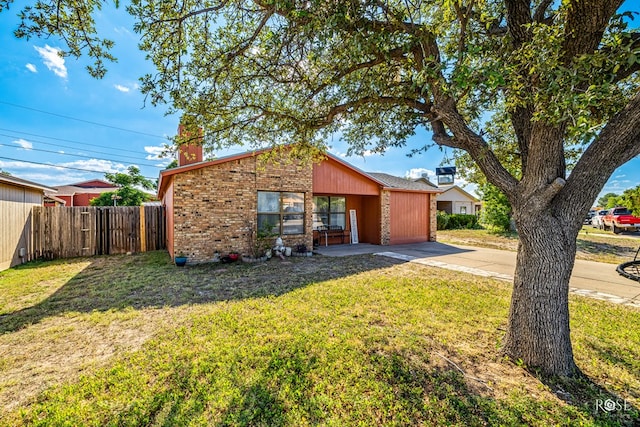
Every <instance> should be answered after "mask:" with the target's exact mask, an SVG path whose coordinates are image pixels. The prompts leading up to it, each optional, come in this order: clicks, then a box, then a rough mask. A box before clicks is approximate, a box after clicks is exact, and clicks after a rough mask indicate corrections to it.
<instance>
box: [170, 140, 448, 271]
mask: <svg viewBox="0 0 640 427" xmlns="http://www.w3.org/2000/svg"><path fill="white" fill-rule="evenodd" d="M193 147H194V146H192V147H190V148H189V149H188V150H190V151H189V152H188V153H187V154H189V155H183V154H182V151H181V153H180V156H179V157H180V159H179V166H178V167H177V168H174V169H168V170H165V171H162V172H161V173H160V179H159V182H158V198H159V199H160V200H162V203H163V205H164V206H165V207H166V216H167V248H168V250H169V252H170V254H171V255H172V256H175V255H176V254H178V253H184V254H186V255H188V256H189V262H193V261H195V262H203V261H208V260H211V259H212V258H213V257H214V253H215V252H220V253H223V254H224V253H228V252H231V251H238V252H242V253H247V252H248V251H249V245H250V243H249V239H248V237H249V234H251V233H255V232H257V231H258V230H262V229H264V228H265V227H266V228H269V229H272V230H273V231H275V232H276V233H277V234H279V235H281V236H282V238H283V240H284V243H285V245H286V246H290V247H295V246H296V245H305V246H306V247H307V248H311V247H312V245H313V244H314V243H316V244H318V243H319V244H330V243H341V242H342V241H343V239H344V241H345V242H346V243H348V242H350V241H357V242H360V243H373V244H379V245H393V244H401V243H410V242H424V241H434V240H435V238H436V215H435V214H436V195H437V194H438V193H439V191H440V190H438V189H437V188H433V187H430V186H428V185H425V184H422V183H419V182H414V181H411V180H407V179H402V178H397V177H393V176H391V175H386V174H373V173H366V172H363V171H361V170H359V169H357V168H355V167H354V166H352V165H350V164H349V163H347V162H345V161H343V160H341V159H339V158H337V157H335V156H332V155H330V154H328V155H326V157H325V158H324V160H322V161H321V162H320V163H313V164H301V163H296V162H295V161H293V160H292V159H289V158H285V159H282V160H281V161H278V162H267V163H265V164H263V163H262V162H261V160H260V159H259V157H260V155H261V154H265V153H266V152H267V151H268V150H261V151H257V152H247V153H241V154H236V155H232V156H228V157H224V158H220V159H215V160H211V161H203V160H202V151H201V148H200V147H197V148H195V151H194V148H193ZM198 149H199V150H198ZM185 151H187V150H185ZM271 154H273V153H271ZM275 155H276V156H277V155H279V154H275ZM284 156H285V157H286V156H287V155H286V154H284ZM320 226H332V227H338V228H341V229H342V230H344V235H343V236H336V237H334V238H329V236H328V235H324V236H323V235H322V233H319V232H318V228H319V227H320ZM344 236H346V238H345V237H344ZM340 237H342V238H340ZM314 240H315V242H314Z"/></svg>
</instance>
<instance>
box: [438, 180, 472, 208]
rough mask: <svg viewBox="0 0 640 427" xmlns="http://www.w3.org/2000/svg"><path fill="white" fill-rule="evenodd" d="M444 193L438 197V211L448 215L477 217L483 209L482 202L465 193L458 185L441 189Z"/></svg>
mask: <svg viewBox="0 0 640 427" xmlns="http://www.w3.org/2000/svg"><path fill="white" fill-rule="evenodd" d="M440 189H441V190H443V191H442V193H440V194H439V195H438V199H437V209H438V210H439V211H444V212H446V213H448V214H454V213H455V214H470V215H477V214H479V213H480V210H481V208H482V202H481V201H480V200H478V199H477V198H476V197H474V196H472V195H471V194H469V193H467V192H466V191H464V190H463V189H462V188H460V187H458V186H457V185H447V186H442V187H440Z"/></svg>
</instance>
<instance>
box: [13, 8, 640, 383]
mask: <svg viewBox="0 0 640 427" xmlns="http://www.w3.org/2000/svg"><path fill="white" fill-rule="evenodd" d="M3 1H4V2H5V4H6V3H7V1H8V0H3ZM102 3H103V0H55V1H54V0H36V3H35V4H34V6H33V7H31V8H29V9H28V10H26V11H25V13H24V19H25V21H24V24H23V26H21V28H20V29H19V32H18V35H30V34H37V35H42V34H44V35H47V34H49V33H52V34H62V35H63V36H64V37H66V40H67V42H68V43H69V51H70V53H71V54H79V53H81V52H82V51H83V49H84V50H85V51H87V52H88V53H89V54H90V55H93V56H94V57H95V58H96V59H97V60H98V62H97V65H96V66H95V67H94V68H93V69H92V72H93V73H94V74H96V75H101V74H102V72H103V71H104V65H103V64H102V62H101V60H102V59H104V58H105V53H106V52H108V50H107V49H108V47H109V46H110V44H109V42H104V41H102V40H100V39H99V38H98V37H96V36H95V34H93V32H94V31H93V30H94V28H95V26H94V25H93V21H92V20H91V18H90V14H91V13H92V12H93V11H96V10H97V9H98V8H100V7H101V6H102ZM622 3H623V1H622V0H565V1H562V2H558V1H552V0H529V1H527V0H505V1H498V0H440V1H430V0H422V1H420V0H418V1H414V2H410V1H400V0H385V1H380V0H324V1H316V0H256V1H248V0H247V1H242V0H209V1H201V0H175V1H172V2H165V1H158V2H157V1H150V0H133V3H132V4H131V5H130V6H129V9H128V10H129V11H130V13H132V14H133V15H134V16H136V17H137V20H138V23H137V26H136V30H137V31H138V32H140V34H141V35H142V42H141V48H142V49H144V50H146V51H147V52H148V53H149V57H150V58H151V59H152V60H153V62H154V63H155V65H156V67H157V73H155V74H153V75H148V76H146V77H144V79H143V86H142V87H143V90H144V92H145V93H146V94H147V95H148V97H149V98H148V99H149V100H150V101H151V102H152V103H154V104H162V103H168V104H169V105H170V106H171V107H172V108H174V109H176V110H181V111H183V112H184V113H185V114H186V115H187V116H188V117H191V118H193V121H194V124H195V125H197V126H200V127H201V128H202V129H204V133H205V143H206V144H209V145H210V146H217V145H223V144H237V143H243V142H245V141H259V142H261V143H271V144H283V143H294V144H296V147H298V148H300V147H302V148H308V149H309V150H311V151H313V149H314V148H317V149H320V150H321V149H323V148H324V141H326V138H327V137H329V136H330V135H335V134H339V135H340V136H341V137H342V138H343V139H344V140H346V141H347V142H349V143H350V146H351V150H352V152H355V153H357V152H362V151H364V150H373V151H379V152H382V151H384V150H385V149H386V148H388V147H391V146H401V145H403V144H404V143H405V141H406V140H407V138H408V137H409V136H410V135H412V134H413V133H414V132H415V130H416V129H418V128H425V129H428V130H430V131H431V132H432V134H433V141H434V142H435V144H438V145H440V146H447V147H453V148H455V149H460V150H464V151H466V152H467V153H469V155H470V156H471V158H472V159H473V161H474V162H475V163H476V164H477V165H478V167H479V169H480V170H481V171H482V173H483V174H484V175H485V176H486V179H487V181H488V182H489V183H491V184H493V185H494V186H496V187H497V188H499V189H500V190H501V191H502V192H503V193H504V194H505V195H506V196H507V198H508V200H509V203H510V204H511V206H512V209H513V218H514V219H515V222H516V225H517V227H518V231H519V236H520V243H519V249H518V258H517V266H516V271H515V279H514V286H513V297H512V304H511V311H510V314H509V324H508V330H507V333H506V337H505V340H504V351H505V352H506V354H508V355H509V356H510V357H512V358H513V359H521V360H522V361H523V362H524V363H525V364H527V365H528V366H530V367H538V368H540V369H541V370H542V371H543V372H544V373H549V374H560V375H572V374H575V373H576V372H578V371H577V367H576V366H575V363H574V358H573V353H572V348H571V341H570V333H569V312H568V285H569V277H570V275H571V270H572V268H573V264H574V257H575V252H576V236H577V233H578V230H579V229H580V226H581V224H582V220H583V218H584V217H585V215H586V213H587V211H588V209H589V208H590V207H591V204H592V202H593V201H594V200H595V199H596V197H597V195H598V192H599V191H600V190H601V189H602V187H603V186H604V184H605V182H606V181H607V179H608V178H609V176H610V175H611V174H612V172H613V171H614V170H615V169H616V168H617V167H618V166H620V165H622V164H623V163H625V162H627V161H629V160H630V159H632V158H633V157H635V156H637V155H638V154H639V153H640V139H639V134H640V92H639V91H638V83H639V81H638V80H639V79H638V72H637V71H638V69H639V65H640V64H639V63H638V59H639V58H640V51H639V43H638V33H637V32H636V31H635V30H629V29H628V26H627V21H628V19H629V18H630V16H629V15H619V14H618V13H619V12H620V7H621V5H622ZM630 4H631V2H630ZM107 59H108V57H107ZM494 115H495V117H496V118H495V119H493V118H492V117H493V116H494ZM505 117H506V120H505V119H503V118H505ZM500 121H502V122H503V124H507V125H508V126H509V127H510V128H511V129H512V132H513V135H514V136H515V141H514V142H515V146H516V151H515V152H513V153H511V156H515V158H517V161H518V163H519V174H518V175H515V174H513V173H511V172H510V171H509V168H507V167H505V165H504V164H503V163H502V162H501V156H498V155H497V154H496V151H494V146H495V145H494V142H495V141H493V139H492V138H491V137H490V136H489V135H487V134H486V133H485V132H484V127H485V126H486V125H487V123H490V122H500ZM425 148H427V147H426V146H425ZM570 150H574V151H575V150H578V151H579V153H580V155H579V159H578V160H577V161H576V162H575V165H574V167H573V169H572V170H571V172H570V173H569V171H568V168H567V157H568V155H567V154H568V152H569V151H570Z"/></svg>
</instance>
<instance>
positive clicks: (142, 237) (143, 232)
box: [140, 205, 147, 252]
mask: <svg viewBox="0 0 640 427" xmlns="http://www.w3.org/2000/svg"><path fill="white" fill-rule="evenodd" d="M146 225H147V221H146V219H145V218H144V206H143V205H141V206H140V252H146V251H147V231H146Z"/></svg>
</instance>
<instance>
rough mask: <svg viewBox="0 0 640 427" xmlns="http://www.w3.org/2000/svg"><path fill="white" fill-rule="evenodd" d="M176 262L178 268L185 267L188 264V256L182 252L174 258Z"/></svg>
mask: <svg viewBox="0 0 640 427" xmlns="http://www.w3.org/2000/svg"><path fill="white" fill-rule="evenodd" d="M174 262H175V263H176V265H177V266H178V267H184V265H185V264H186V263H187V256H186V255H185V254H183V253H182V252H180V253H179V254H178V255H176V257H175V258H174Z"/></svg>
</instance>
